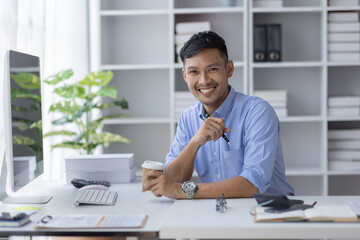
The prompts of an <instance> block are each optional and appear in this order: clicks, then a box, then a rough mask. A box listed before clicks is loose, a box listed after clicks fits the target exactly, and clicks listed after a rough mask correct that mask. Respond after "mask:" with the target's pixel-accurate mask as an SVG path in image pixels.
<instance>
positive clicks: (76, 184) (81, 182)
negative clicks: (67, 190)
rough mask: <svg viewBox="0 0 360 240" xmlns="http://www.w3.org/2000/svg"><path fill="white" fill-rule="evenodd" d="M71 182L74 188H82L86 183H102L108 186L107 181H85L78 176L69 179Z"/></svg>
mask: <svg viewBox="0 0 360 240" xmlns="http://www.w3.org/2000/svg"><path fill="white" fill-rule="evenodd" d="M71 184H72V185H74V187H76V188H82V187H84V186H87V185H104V186H106V187H110V182H109V181H86V180H83V179H79V178H74V179H73V180H71Z"/></svg>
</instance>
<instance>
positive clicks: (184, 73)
mask: <svg viewBox="0 0 360 240" xmlns="http://www.w3.org/2000/svg"><path fill="white" fill-rule="evenodd" d="M182 75H183V78H184V80H185V82H186V71H185V68H183V69H182Z"/></svg>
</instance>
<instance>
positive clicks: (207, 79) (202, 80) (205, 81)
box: [200, 72, 210, 83]
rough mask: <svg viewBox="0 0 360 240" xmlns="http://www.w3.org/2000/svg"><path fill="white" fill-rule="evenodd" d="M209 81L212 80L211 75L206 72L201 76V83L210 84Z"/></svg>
mask: <svg viewBox="0 0 360 240" xmlns="http://www.w3.org/2000/svg"><path fill="white" fill-rule="evenodd" d="M209 80H210V78H209V75H208V74H207V73H206V72H204V73H202V74H201V76H200V82H201V83H207V82H209Z"/></svg>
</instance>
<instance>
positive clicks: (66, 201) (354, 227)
mask: <svg viewBox="0 0 360 240" xmlns="http://www.w3.org/2000/svg"><path fill="white" fill-rule="evenodd" d="M37 184H38V183H37ZM39 186H41V187H39ZM25 190H27V191H24V192H23V193H25V194H30V193H34V192H36V194H38V195H41V194H42V195H46V194H49V195H52V196H53V199H52V200H51V201H50V202H49V203H48V204H39V205H36V204H27V205H21V206H37V207H39V208H40V210H39V211H38V213H36V214H35V215H33V216H32V217H31V220H32V222H31V223H30V224H27V225H25V226H23V227H21V228H0V237H6V236H9V235H38V236H39V235H53V236H56V235H57V236H60V235H61V236H88V235H97V236H124V235H127V236H140V237H145V238H158V237H159V238H167V239H171V238H178V239H179V238H198V239H204V238H207V239H216V238H217V239H244V238H246V239H254V238H258V239H265V238H272V239H281V238H282V239H284V238H288V239H291V238H293V239H294V238H296V239H299V238H302V239H316V238H348V239H355V238H359V236H360V223H255V222H254V220H253V217H252V216H251V215H250V214H249V209H250V208H251V207H253V206H254V205H255V204H256V201H255V199H250V198H247V199H227V203H228V209H227V211H225V212H224V213H219V212H216V211H215V202H216V201H215V200H214V199H205V200H199V199H197V200H177V201H174V200H171V199H168V198H165V197H161V198H157V197H155V196H154V195H153V194H152V193H151V192H145V193H143V192H141V181H140V179H138V180H137V181H136V182H135V183H131V184H113V185H112V186H111V187H110V190H111V191H117V192H118V193H119V196H118V199H117V201H116V205H115V206H89V205H84V206H80V207H76V206H75V205H74V203H73V201H74V199H75V196H76V194H77V192H78V190H77V189H75V188H74V187H73V186H72V185H66V184H64V183H63V182H56V183H53V182H50V181H47V182H41V184H39V185H36V184H34V185H33V186H30V187H29V188H28V189H25ZM296 198H299V199H303V200H305V203H310V204H311V203H313V202H314V201H317V202H318V205H322V204H343V203H345V202H346V201H348V200H356V201H360V196H350V197H347V196H336V197H335V196H332V197H324V196H314V197H310V196H307V197H301V196H298V197H296ZM8 206H9V207H17V206H19V205H15V204H14V205H8ZM99 213H100V214H137V213H146V214H148V215H149V218H148V221H147V223H146V225H145V227H144V228H138V229H101V230H100V229H85V230H76V229H72V230H64V229H58V230H56V229H55V230H54V229H51V230H43V229H42V230H35V229H34V226H35V224H36V222H37V221H39V220H40V219H41V218H42V217H43V216H45V215H48V214H50V215H55V214H99Z"/></svg>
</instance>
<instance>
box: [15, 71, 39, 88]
mask: <svg viewBox="0 0 360 240" xmlns="http://www.w3.org/2000/svg"><path fill="white" fill-rule="evenodd" d="M10 76H11V78H12V79H13V80H14V81H15V82H16V84H18V85H19V86H20V87H22V88H26V89H40V78H39V76H37V75H35V74H33V73H27V72H22V73H15V74H13V73H11V75H10Z"/></svg>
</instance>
